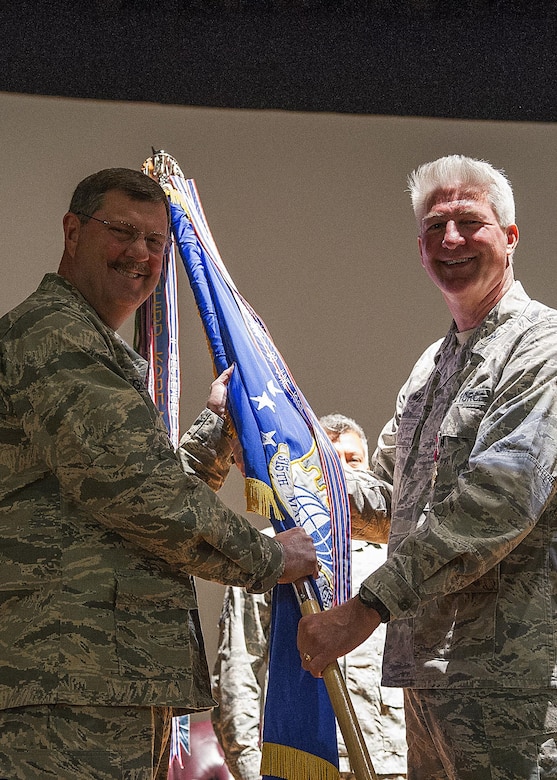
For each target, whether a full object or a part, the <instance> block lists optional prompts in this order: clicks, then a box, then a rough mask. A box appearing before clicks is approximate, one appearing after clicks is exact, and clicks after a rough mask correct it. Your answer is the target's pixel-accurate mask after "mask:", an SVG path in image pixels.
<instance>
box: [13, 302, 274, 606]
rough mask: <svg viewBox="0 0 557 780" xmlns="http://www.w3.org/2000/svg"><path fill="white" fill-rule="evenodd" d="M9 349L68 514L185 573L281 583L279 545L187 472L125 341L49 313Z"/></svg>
mask: <svg viewBox="0 0 557 780" xmlns="http://www.w3.org/2000/svg"><path fill="white" fill-rule="evenodd" d="M5 345H6V346H5V350H6V380H7V381H6V387H7V388H8V390H7V393H8V396H7V399H6V400H7V403H8V404H9V406H10V409H11V410H12V413H13V415H14V416H15V417H16V418H17V419H18V420H21V423H22V426H23V430H24V435H25V436H26V437H27V439H28V441H29V442H30V451H31V452H32V454H33V457H34V458H35V459H36V461H37V463H36V466H35V468H36V470H37V474H38V475H40V474H41V473H42V474H45V473H48V472H51V473H53V474H54V475H55V476H56V478H57V479H58V481H59V485H60V492H61V498H62V501H63V502H64V505H65V507H66V509H67V512H68V514H69V515H71V514H72V512H73V513H74V515H75V516H76V517H77V518H94V519H95V520H96V521H97V522H99V523H101V524H103V525H104V526H105V527H106V528H107V529H108V530H109V531H110V532H112V533H115V534H118V535H119V536H121V537H122V538H124V539H126V540H127V541H128V542H131V543H132V544H133V545H137V546H138V547H139V548H140V549H143V550H144V551H146V552H147V553H149V554H150V555H152V556H155V557H157V558H159V559H162V560H163V561H165V562H166V563H167V564H168V565H170V566H171V567H172V569H173V570H174V571H175V572H176V574H178V575H182V576H189V575H196V576H199V577H202V578H205V579H212V580H216V581H219V582H222V583H224V584H230V585H240V586H243V587H249V588H251V589H252V590H254V591H264V590H267V589H268V588H270V587H272V586H273V585H274V584H275V583H276V581H277V579H278V577H280V575H281V573H282V570H283V567H284V564H283V556H282V551H281V546H280V545H279V544H278V543H277V542H276V541H275V540H273V539H271V538H268V537H265V536H263V535H262V534H261V533H260V532H259V531H257V530H256V529H255V528H254V527H253V526H252V525H251V524H250V523H249V522H248V521H247V520H246V519H245V518H243V517H241V516H239V515H236V514H235V513H234V512H232V510H231V509H229V508H228V507H226V506H225V505H224V504H223V503H222V502H221V501H220V499H219V498H218V497H217V496H216V495H215V493H214V492H213V491H211V490H210V489H209V488H208V487H207V485H205V484H204V483H203V482H201V481H200V480H199V479H197V478H196V477H193V476H190V475H188V474H185V473H184V471H183V469H182V467H181V464H180V460H179V458H178V455H177V454H176V453H175V452H174V450H173V449H172V447H171V445H170V442H169V439H168V436H167V433H166V430H165V428H164V425H163V423H162V421H161V419H160V415H159V414H158V412H157V410H156V408H155V407H154V405H153V404H152V402H151V400H150V398H149V396H148V393H147V392H146V390H145V387H144V384H143V383H142V382H141V380H140V379H139V377H138V376H137V374H136V373H135V370H134V369H133V367H132V366H131V364H130V362H129V360H128V359H127V358H126V357H125V355H124V351H123V350H122V352H121V354H120V353H119V352H118V344H117V343H116V340H113V341H110V338H109V337H108V336H107V335H106V334H103V333H101V332H100V331H99V328H98V327H96V326H95V325H93V324H92V323H91V321H90V320H89V319H88V317H87V315H86V314H83V315H81V316H77V315H76V313H75V312H73V311H72V312H66V311H60V310H52V309H46V310H38V311H37V312H35V311H33V312H31V313H28V314H27V315H26V321H25V323H20V322H16V323H14V324H12V326H11V333H10V334H9V337H8V338H7V339H5Z"/></svg>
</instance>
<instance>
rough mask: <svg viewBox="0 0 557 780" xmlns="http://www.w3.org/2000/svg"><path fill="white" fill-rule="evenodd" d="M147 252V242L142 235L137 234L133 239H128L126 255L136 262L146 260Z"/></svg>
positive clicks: (147, 257)
mask: <svg viewBox="0 0 557 780" xmlns="http://www.w3.org/2000/svg"><path fill="white" fill-rule="evenodd" d="M149 254H150V253H149V249H148V248H147V242H146V241H145V236H143V235H139V236H138V237H137V238H135V239H134V240H133V241H130V243H129V244H128V245H127V247H126V255H127V256H128V257H133V258H134V260H137V261H138V262H147V260H148V259H149Z"/></svg>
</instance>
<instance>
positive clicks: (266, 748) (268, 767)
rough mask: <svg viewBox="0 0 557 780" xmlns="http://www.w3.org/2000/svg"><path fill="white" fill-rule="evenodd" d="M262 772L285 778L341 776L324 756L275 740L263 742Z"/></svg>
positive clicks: (326, 779)
mask: <svg viewBox="0 0 557 780" xmlns="http://www.w3.org/2000/svg"><path fill="white" fill-rule="evenodd" d="M261 774H262V775H270V776H272V777H283V778H284V780H300V778H309V777H311V780H339V777H340V774H339V771H338V769H337V768H336V766H333V764H330V763H329V762H328V761H325V760H324V759H323V758H319V756H314V755H312V754H311V753H306V752H305V751H304V750H296V748H293V747H287V746H286V745H277V744H275V743H273V742H264V743H263V756H262V759H261Z"/></svg>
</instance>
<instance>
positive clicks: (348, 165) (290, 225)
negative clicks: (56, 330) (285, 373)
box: [0, 93, 557, 663]
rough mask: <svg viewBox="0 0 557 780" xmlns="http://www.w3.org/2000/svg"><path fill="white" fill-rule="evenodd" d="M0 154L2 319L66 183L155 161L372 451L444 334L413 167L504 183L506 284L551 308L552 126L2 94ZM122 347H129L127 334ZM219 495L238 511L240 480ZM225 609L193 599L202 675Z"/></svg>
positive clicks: (60, 208) (556, 285)
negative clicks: (442, 168) (416, 207)
mask: <svg viewBox="0 0 557 780" xmlns="http://www.w3.org/2000/svg"><path fill="white" fill-rule="evenodd" d="M503 98H504V96H502V99H503ZM0 141H1V146H0V149H1V152H2V175H1V176H0V226H1V234H0V235H1V239H0V240H1V244H2V255H1V256H2V261H1V262H2V271H3V273H2V285H1V286H0V314H3V313H4V312H5V311H7V310H8V309H9V308H11V307H12V306H13V305H15V304H16V303H17V302H19V301H20V300H21V299H22V298H24V297H25V296H26V295H27V294H28V293H29V292H31V291H32V290H33V289H34V288H35V286H36V285H37V284H38V282H39V281H40V279H41V278H42V276H43V274H44V273H45V272H47V271H55V270H56V268H57V265H58V261H59V258H60V254H61V248H62V229H61V219H62V216H63V214H64V213H65V211H66V210H67V206H68V203H69V200H70V196H71V193H72V191H73V188H74V187H75V185H76V184H77V182H78V181H79V180H80V179H82V178H83V177H85V176H87V175H88V174H89V173H92V172H94V171H96V170H99V169H101V168H106V167H111V166H127V167H132V168H140V167H141V165H142V163H143V161H144V159H145V158H146V157H148V156H149V155H150V153H151V147H152V146H154V147H155V148H163V149H165V150H166V151H168V152H169V153H171V154H172V155H173V156H174V157H176V158H177V160H178V162H179V164H180V165H181V167H182V169H183V171H184V173H185V174H186V176H188V177H191V178H194V179H195V180H196V182H197V186H198V189H199V191H200V195H201V199H202V202H203V205H204V208H205V212H206V215H207V218H208V221H209V224H210V226H211V229H212V232H213V235H214V237H215V239H216V241H217V244H218V246H219V248H220V251H221V254H222V256H223V258H224V261H225V263H226V264H227V266H228V269H229V271H230V273H231V275H232V277H233V278H234V280H235V282H236V285H237V286H238V288H239V289H240V291H241V292H242V293H243V294H244V296H245V297H246V298H247V299H248V301H249V302H250V303H251V304H252V306H253V307H254V308H255V309H256V311H257V312H258V313H259V314H260V315H261V317H262V318H263V319H264V320H265V322H266V324H267V326H268V328H269V329H270V331H271V334H272V335H273V338H274V340H275V343H276V345H277V347H278V348H279V350H280V351H281V352H282V354H283V356H284V358H285V359H286V361H287V363H288V365H289V366H290V368H291V370H292V372H293V374H294V376H295V378H296V380H297V382H298V384H299V385H300V387H301V389H302V391H303V392H304V394H305V395H306V397H307V398H308V400H309V402H310V403H311V405H312V407H313V409H314V411H315V412H316V413H317V414H318V415H321V414H325V413H327V412H331V411H342V412H344V413H345V414H348V415H350V416H353V417H355V418H356V419H357V420H358V421H359V422H360V423H361V424H362V425H363V427H364V429H365V430H366V431H367V433H368V436H369V438H370V444H371V446H372V447H373V444H374V441H375V439H376V437H377V434H378V432H379V430H380V428H381V426H382V425H383V423H384V422H385V421H386V420H387V419H388V418H389V417H390V415H391V412H392V407H393V402H394V397H395V394H396V391H397V390H398V388H399V386H400V385H401V384H402V382H403V381H404V379H405V378H406V376H407V374H408V371H409V370H410V368H411V366H412V363H413V361H414V360H415V359H416V357H417V356H418V354H419V353H420V352H421V351H422V350H423V349H424V348H425V347H426V346H427V345H428V344H429V343H430V342H431V341H433V340H434V339H436V338H437V337H439V336H442V335H443V334H444V333H445V331H446V329H447V328H448V326H449V323H450V319H449V316H448V313H447V311H446V309H445V307H444V304H443V302H442V299H441V296H440V294H439V293H438V292H437V291H436V290H435V288H433V286H432V285H431V283H430V282H429V281H428V279H427V277H426V275H425V273H424V272H423V270H422V269H421V266H420V262H419V258H418V254H417V248H416V229H415V225H414V221H413V216H412V213H411V208H410V203H409V198H408V195H407V193H406V192H405V190H406V176H407V174H408V173H409V172H410V171H411V170H412V169H413V168H414V167H415V166H416V165H419V164H420V163H422V162H426V161H428V160H431V159H434V158H436V157H439V156H441V155H444V154H449V153H455V152H457V153H464V154H468V155H472V156H475V157H481V158H484V159H488V160H490V161H491V162H492V163H493V164H495V165H496V166H498V167H501V168H504V169H505V170H506V172H507V174H508V175H509V177H510V179H511V181H512V183H513V186H514V190H515V196H516V202H517V221H518V224H519V227H520V228H521V242H520V246H519V248H518V250H517V253H516V261H515V263H516V273H517V276H518V278H520V279H521V281H522V282H523V283H524V285H525V287H526V289H527V290H528V292H529V293H530V295H532V297H536V298H538V299H540V300H542V301H544V302H545V303H548V304H550V305H555V306H557V262H556V249H555V223H556V206H557V196H556V194H555V191H554V188H555V182H556V181H557V151H556V149H557V127H556V126H554V125H550V124H542V123H538V124H528V123H520V124H519V123H503V122H500V123H491V122H470V121H457V120H431V119H414V118H391V117H375V116H363V115H359V116H352V115H339V114H335V115H333V114H311V113H304V114H298V113H287V112H280V111H260V112H259V111H240V110H231V109H207V108H188V107H172V106H170V107H169V106H160V105H157V104H137V103H112V102H96V101H85V100H67V99H58V98H45V97H31V96H19V95H15V94H3V93H0ZM180 282H181V287H180V317H181V337H180V349H181V366H182V406H181V409H182V413H181V419H182V428H183V429H184V430H185V429H186V427H187V426H188V424H189V423H190V422H191V421H192V420H193V418H194V416H195V414H196V413H197V411H198V410H199V409H200V408H201V407H202V406H203V405H204V404H205V398H206V394H207V390H208V386H209V383H210V381H211V378H212V374H211V364H210V360H209V356H208V353H207V349H206V346H205V341H204V337H203V334H202V330H201V326H200V324H199V321H198V318H197V314H196V312H195V310H194V308H193V303H192V296H191V293H190V291H189V287H188V284H187V280H186V277H185V273H183V274H181V279H180ZM122 333H123V335H124V336H125V337H127V338H129V337H130V334H131V326H130V324H128V325H126V326H125V327H124V328H123V329H122ZM221 495H222V497H223V499H224V500H225V501H226V502H227V503H228V504H230V505H231V506H233V507H234V508H235V509H237V510H239V511H243V509H244V503H243V496H242V483H241V479H240V478H239V475H237V474H233V475H231V477H230V479H229V481H228V483H227V485H226V486H225V487H224V488H223V490H222V491H221ZM255 522H256V523H257V524H259V525H260V524H261V523H260V520H259V519H258V518H255ZM222 591H223V589H222V587H221V586H219V585H215V584H212V583H204V582H199V597H200V604H201V614H202V620H203V625H204V629H205V636H206V642H207V650H208V655H209V659H210V662H211V663H212V661H213V659H214V652H215V642H216V622H217V619H218V614H219V611H220V603H221V598H222Z"/></svg>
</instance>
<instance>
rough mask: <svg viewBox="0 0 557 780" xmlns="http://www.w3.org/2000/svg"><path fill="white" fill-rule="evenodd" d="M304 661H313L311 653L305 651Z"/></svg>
mask: <svg viewBox="0 0 557 780" xmlns="http://www.w3.org/2000/svg"><path fill="white" fill-rule="evenodd" d="M304 661H311V655H310V654H309V653H304Z"/></svg>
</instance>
